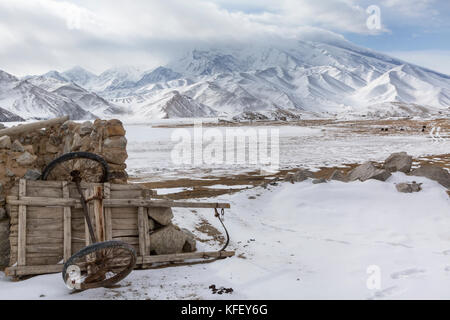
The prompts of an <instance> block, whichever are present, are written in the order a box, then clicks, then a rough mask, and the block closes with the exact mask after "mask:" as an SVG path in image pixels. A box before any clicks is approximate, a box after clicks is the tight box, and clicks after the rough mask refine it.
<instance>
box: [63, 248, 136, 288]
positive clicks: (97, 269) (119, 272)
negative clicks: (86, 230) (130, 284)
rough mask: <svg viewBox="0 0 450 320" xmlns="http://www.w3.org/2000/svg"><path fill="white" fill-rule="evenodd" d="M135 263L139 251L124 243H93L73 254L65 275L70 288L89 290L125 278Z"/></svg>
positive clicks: (64, 272) (64, 278)
mask: <svg viewBox="0 0 450 320" xmlns="http://www.w3.org/2000/svg"><path fill="white" fill-rule="evenodd" d="M135 265H136V252H135V250H134V249H133V247H131V246H130V245H128V244H127V243H125V242H122V241H105V242H99V243H94V244H91V245H89V246H87V247H85V248H83V249H81V250H80V251H78V252H77V253H76V254H74V255H73V256H71V257H70V258H69V260H67V262H66V263H65V264H64V268H63V271H62V277H63V280H64V282H65V283H66V285H67V286H68V287H69V288H72V289H76V290H86V289H92V288H99V287H108V286H111V285H113V284H115V283H117V282H119V281H120V280H122V279H124V278H125V277H126V276H127V275H128V274H129V273H130V272H131V271H132V270H133V268H134V266H135Z"/></svg>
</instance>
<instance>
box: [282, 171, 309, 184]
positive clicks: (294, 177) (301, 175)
mask: <svg viewBox="0 0 450 320" xmlns="http://www.w3.org/2000/svg"><path fill="white" fill-rule="evenodd" d="M308 178H314V174H313V173H312V172H311V171H309V170H306V169H299V170H298V171H296V172H294V173H289V174H287V175H286V177H285V178H284V180H286V181H289V182H290V183H295V182H302V181H305V180H306V179H308Z"/></svg>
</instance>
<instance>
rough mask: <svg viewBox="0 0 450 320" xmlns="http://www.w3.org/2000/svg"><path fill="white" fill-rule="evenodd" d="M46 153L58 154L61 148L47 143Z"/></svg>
mask: <svg viewBox="0 0 450 320" xmlns="http://www.w3.org/2000/svg"><path fill="white" fill-rule="evenodd" d="M45 151H46V152H48V153H58V152H59V146H55V145H53V144H51V143H50V141H47V143H46V144H45Z"/></svg>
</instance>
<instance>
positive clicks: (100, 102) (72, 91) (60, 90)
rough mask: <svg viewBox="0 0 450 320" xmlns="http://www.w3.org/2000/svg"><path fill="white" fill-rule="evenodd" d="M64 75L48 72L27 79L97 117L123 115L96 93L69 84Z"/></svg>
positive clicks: (116, 107)
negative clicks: (71, 101)
mask: <svg viewBox="0 0 450 320" xmlns="http://www.w3.org/2000/svg"><path fill="white" fill-rule="evenodd" d="M72 70H73V69H72ZM65 74H66V73H64V74H61V73H59V72H57V71H50V72H48V73H46V74H44V75H42V76H35V77H28V81H29V82H31V83H32V84H34V85H35V86H38V87H40V88H42V89H45V90H47V91H49V92H51V93H54V94H57V95H59V96H61V97H65V98H68V99H71V100H73V101H74V102H76V103H77V104H78V105H79V106H80V107H82V108H83V109H84V110H86V111H89V112H91V113H93V114H94V115H97V116H99V117H102V116H105V115H106V116H110V115H119V114H122V113H123V110H122V109H121V108H119V107H118V106H116V105H114V104H112V103H111V102H108V101H106V100H105V99H103V98H102V97H100V96H99V95H97V94H96V93H93V92H89V91H87V90H86V89H84V88H83V87H81V86H80V85H78V84H76V83H74V82H71V80H70V79H68V78H67V77H66V75H65Z"/></svg>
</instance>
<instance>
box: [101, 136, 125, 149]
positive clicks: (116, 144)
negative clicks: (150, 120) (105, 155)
mask: <svg viewBox="0 0 450 320" xmlns="http://www.w3.org/2000/svg"><path fill="white" fill-rule="evenodd" d="M103 146H105V147H107V148H121V149H125V148H126V147H127V139H126V138H125V137H122V136H115V137H109V138H107V139H105V141H104V142H103Z"/></svg>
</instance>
